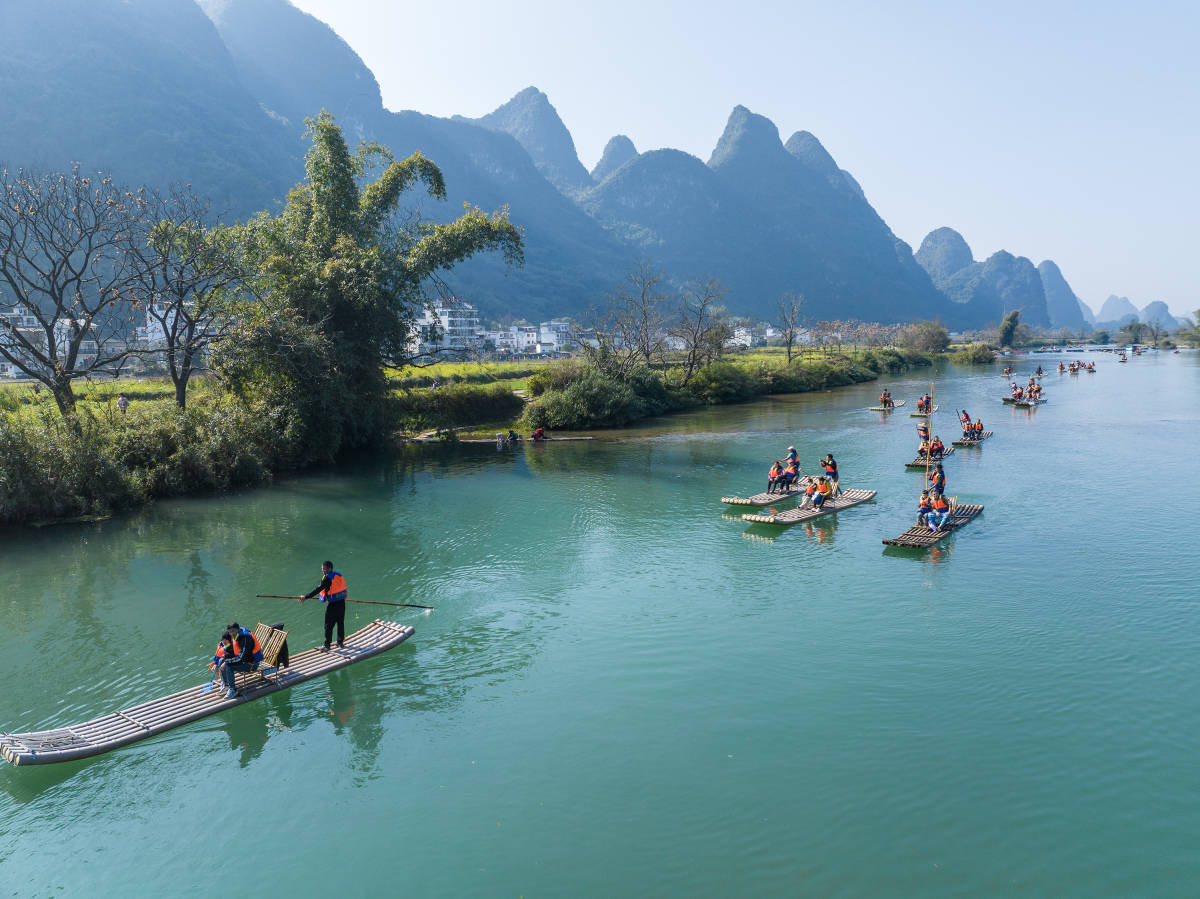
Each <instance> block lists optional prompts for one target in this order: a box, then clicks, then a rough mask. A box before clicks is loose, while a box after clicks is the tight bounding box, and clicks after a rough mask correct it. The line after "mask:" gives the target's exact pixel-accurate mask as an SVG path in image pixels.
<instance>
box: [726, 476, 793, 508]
mask: <svg viewBox="0 0 1200 899" xmlns="http://www.w3.org/2000/svg"><path fill="white" fill-rule="evenodd" d="M808 481H809V477H808V475H804V476H802V477H801V478H800V480H799V481H797V482H796V484H795V485H794V486H793V487H792V488H791V489H789V490H780V491H776V492H775V493H756V494H754V496H722V497H721V502H723V503H725V505H727V506H769V505H771V503H779V502H783V501H784V500H785V499H791V498H792V497H794V496H799V495H800V494H801V493H803V492H804V485H805V484H807V483H808Z"/></svg>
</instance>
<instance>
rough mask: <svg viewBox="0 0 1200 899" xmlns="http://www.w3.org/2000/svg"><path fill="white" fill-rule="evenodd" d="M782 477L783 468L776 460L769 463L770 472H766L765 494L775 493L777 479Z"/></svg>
mask: <svg viewBox="0 0 1200 899" xmlns="http://www.w3.org/2000/svg"><path fill="white" fill-rule="evenodd" d="M782 475H783V466H781V465H780V464H779V460H778V459H776V460H775V461H774V462H772V463H771V470H770V471H768V472H767V493H774V492H775V485H776V484H778V483H779V478H780V477H782Z"/></svg>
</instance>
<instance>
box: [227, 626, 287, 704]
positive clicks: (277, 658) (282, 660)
mask: <svg viewBox="0 0 1200 899" xmlns="http://www.w3.org/2000/svg"><path fill="white" fill-rule="evenodd" d="M287 635H288V632H287V631H285V630H283V622H282V621H280V622H277V623H276V624H275V625H274V626H272V625H269V624H263V623H262V622H261V621H260V622H259V623H258V627H256V628H255V629H254V639H255V640H257V641H258V645H259V646H260V647H262V654H263V658H262V661H261V662H260V663H259V665H258V667H257V668H255V669H254V670H253V671H239V672H238V673H237V676H238V677H239V678H241V680H240V681H239V682H238V685H237V689H238V690H242V689H244V688H245V687H246V686H247V685H248V684H249V683H250V682H251V681H252V680H253V679H254V678H256V677H261V678H262V679H263V680H265V681H271V682H272V683H275V684H278V683H279V669H280V668H286V667H287V666H288V661H289V659H288V648H287Z"/></svg>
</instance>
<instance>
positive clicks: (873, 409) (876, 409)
mask: <svg viewBox="0 0 1200 899" xmlns="http://www.w3.org/2000/svg"><path fill="white" fill-rule="evenodd" d="M907 402H908V400H901V401H900V402H898V403H892V405H890V406H869V407H868V410H867V411H869V412H891V411H893V410H895V409H899V408H900V407H901V406H903V405H904V404H905V403H907Z"/></svg>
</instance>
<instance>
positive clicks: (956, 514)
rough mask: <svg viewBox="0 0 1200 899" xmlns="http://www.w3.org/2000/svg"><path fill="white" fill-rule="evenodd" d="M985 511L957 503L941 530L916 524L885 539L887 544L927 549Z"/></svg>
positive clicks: (980, 507)
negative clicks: (889, 538)
mask: <svg viewBox="0 0 1200 899" xmlns="http://www.w3.org/2000/svg"><path fill="white" fill-rule="evenodd" d="M982 511H983V506H958V505H956V506H955V507H954V509H953V510H952V512H951V514H950V520H949V521H947V522H946V524H945V525H944V526H943V527H942V529H941V530H939V531H934V530H930V529H929V528H927V527H925V525H923V524H915V525H913V526H912V527H911V528H909V529H908V530H907V531H905V532H904V533H903V534H901V535H900V536H899V537H895V538H893V539H891V540H884V541H883V542H884V543H885V544H886V545H887V546H904V547H909V548H912V549H925V548H927V547H930V546H933V544H935V543H937V542H938V541H939V540H941V539H943V538H944V537H946V536H947V535H949V534H950V533H951V532H953V531H956V530H958V529H959V528H961V527H962V526H963V525H964V524H967V523H968V522H971V521H974V520H975V519H976V518H977V517H978V515H979V513H980V512H982Z"/></svg>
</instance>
